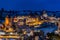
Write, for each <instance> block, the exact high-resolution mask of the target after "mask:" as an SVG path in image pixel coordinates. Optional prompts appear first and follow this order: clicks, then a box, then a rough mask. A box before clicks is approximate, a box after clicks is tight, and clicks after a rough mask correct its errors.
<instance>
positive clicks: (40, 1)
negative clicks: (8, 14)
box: [0, 0, 60, 11]
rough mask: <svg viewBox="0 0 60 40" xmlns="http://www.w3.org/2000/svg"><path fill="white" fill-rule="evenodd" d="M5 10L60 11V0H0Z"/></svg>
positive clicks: (0, 6) (0, 5)
mask: <svg viewBox="0 0 60 40" xmlns="http://www.w3.org/2000/svg"><path fill="white" fill-rule="evenodd" d="M0 8H4V9H5V10H10V9H12V10H43V9H45V10H50V11H60V0H0Z"/></svg>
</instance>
